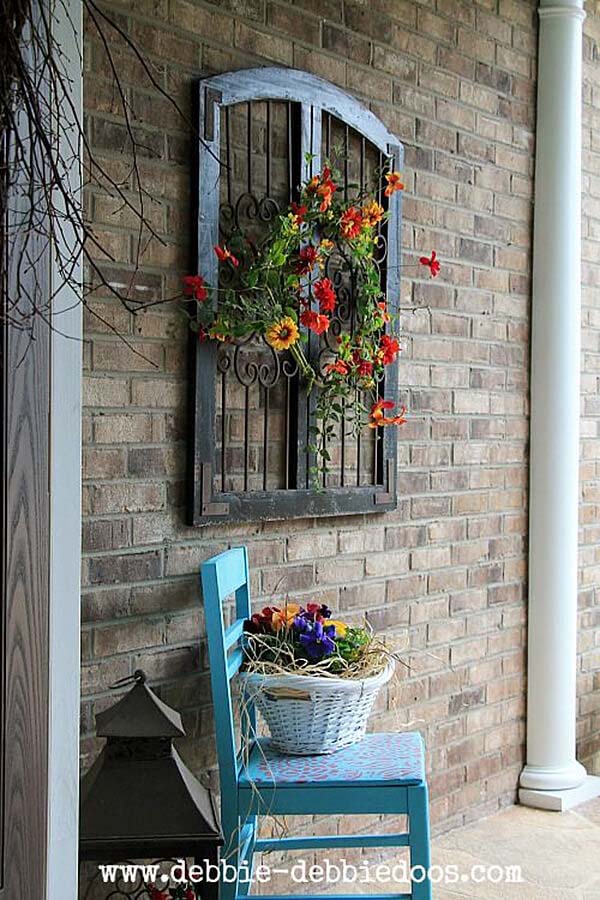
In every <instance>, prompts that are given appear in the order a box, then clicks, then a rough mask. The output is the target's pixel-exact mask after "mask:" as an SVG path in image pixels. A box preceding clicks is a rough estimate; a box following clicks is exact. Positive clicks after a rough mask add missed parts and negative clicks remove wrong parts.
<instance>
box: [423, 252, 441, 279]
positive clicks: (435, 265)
mask: <svg viewBox="0 0 600 900" xmlns="http://www.w3.org/2000/svg"><path fill="white" fill-rule="evenodd" d="M419 262H420V263H421V265H422V266H427V267H428V269H429V272H430V274H431V277H432V278H435V277H436V275H439V274H440V268H441V266H440V261H439V259H438V258H437V254H436V252H435V250H432V251H431V256H420V257H419Z"/></svg>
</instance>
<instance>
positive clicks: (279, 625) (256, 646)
mask: <svg viewBox="0 0 600 900" xmlns="http://www.w3.org/2000/svg"><path fill="white" fill-rule="evenodd" d="M244 631H245V633H246V641H245V656H246V662H245V669H246V671H252V672H257V671H260V672H261V673H263V674H266V673H279V674H280V673H281V672H294V673H306V674H310V675H334V676H338V677H345V678H364V677H365V675H366V674H372V673H373V671H376V670H380V669H381V668H383V667H385V665H386V664H387V663H388V662H389V656H390V655H393V654H391V653H390V651H389V650H387V648H385V647H384V645H383V644H381V642H379V641H378V640H377V639H376V638H375V636H374V635H373V632H372V630H371V629H370V627H368V625H364V626H361V625H349V624H347V623H346V622H343V621H341V620H339V619H333V618H332V617H331V610H330V609H329V608H328V607H327V606H326V605H325V604H324V603H307V604H306V606H301V605H300V604H298V603H289V602H286V603H284V605H283V606H282V607H279V606H266V607H265V608H264V609H263V610H262V611H261V612H259V613H255V614H254V615H253V616H252V618H251V619H249V620H248V621H247V622H246V623H245V626H244Z"/></svg>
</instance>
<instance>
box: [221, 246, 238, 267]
mask: <svg viewBox="0 0 600 900" xmlns="http://www.w3.org/2000/svg"><path fill="white" fill-rule="evenodd" d="M215 253H216V254H217V257H218V260H219V262H227V260H229V262H230V263H231V265H232V266H235V267H236V268H237V267H238V266H239V264H240V261H239V259H238V258H237V256H234V255H233V253H232V252H231V250H228V248H227V247H226V246H225V245H223V246H222V247H219V245H218V244H217V246H216V247H215Z"/></svg>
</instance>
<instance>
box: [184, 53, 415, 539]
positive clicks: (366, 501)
mask: <svg viewBox="0 0 600 900" xmlns="http://www.w3.org/2000/svg"><path fill="white" fill-rule="evenodd" d="M199 131H200V137H201V138H202V141H201V142H199V166H198V220H197V246H198V262H197V266H198V268H197V271H198V272H199V273H200V274H201V275H202V276H203V277H204V278H205V279H206V282H207V283H208V284H211V285H216V284H217V283H219V279H220V283H221V284H223V278H224V272H223V267H221V268H219V266H218V261H217V258H216V256H215V254H214V252H213V247H214V245H215V244H218V243H219V242H221V241H226V240H227V238H228V236H229V235H230V234H231V233H232V231H233V230H235V229H238V230H242V229H243V230H244V231H245V232H247V231H248V229H250V231H251V232H252V233H253V235H254V236H255V238H256V240H257V241H260V237H261V232H262V233H264V230H265V229H266V228H267V227H268V223H269V222H270V221H272V220H273V218H274V217H275V216H277V215H278V214H279V212H280V211H281V210H282V209H284V208H286V207H287V206H288V204H289V203H290V202H291V201H293V200H294V199H297V197H298V188H299V185H300V184H301V183H302V182H304V181H305V180H306V179H307V178H310V177H311V176H312V175H313V174H315V173H317V172H319V171H320V170H321V167H322V165H323V164H324V162H325V160H327V159H330V158H331V157H335V159H336V161H337V163H338V168H339V169H340V171H341V173H342V181H343V184H341V185H340V188H341V189H342V190H343V191H344V193H345V197H347V196H350V197H352V196H353V195H352V190H353V189H355V188H356V186H357V185H359V186H361V185H362V186H365V185H366V184H367V183H372V182H373V180H374V181H375V191H376V193H377V196H378V199H380V201H381V202H382V203H383V204H384V205H385V206H386V207H387V208H388V211H389V217H388V219H387V221H386V222H385V224H383V225H382V226H380V230H379V237H378V247H379V249H378V264H379V270H380V278H381V280H382V285H383V286H385V290H386V294H387V297H388V304H389V306H390V307H391V308H392V309H393V308H394V307H395V305H396V304H397V303H398V295H399V282H400V220H401V199H400V194H399V193H396V194H394V195H393V196H392V197H390V198H387V197H385V196H384V192H383V183H384V182H383V171H384V169H385V168H389V167H392V168H393V169H399V168H400V167H401V165H402V146H401V144H400V142H399V141H398V139H397V138H396V137H395V136H394V135H393V134H391V133H390V132H389V131H388V129H387V128H386V127H385V126H384V125H383V123H382V122H381V121H380V120H379V119H377V117H376V116H375V115H373V113H371V112H370V111H369V110H367V109H366V108H365V107H363V106H362V105H361V104H360V103H358V102H357V101H356V100H355V99H354V98H352V97H350V96H349V95H347V94H346V93H344V92H343V91H341V90H339V89H338V88H336V87H335V86H334V85H332V84H329V83H328V82H326V81H324V80H323V79H321V78H317V77H315V76H313V75H309V74H307V73H306V72H300V71H295V70H290V69H279V68H261V69H251V70H246V71H241V72H232V73H228V74H226V75H218V76H215V77H214V78H209V79H206V80H203V81H201V82H200V97H199ZM327 274H328V275H329V276H330V277H331V278H332V280H333V282H334V284H335V287H336V292H337V298H338V307H337V313H336V317H335V320H334V321H333V322H332V327H331V328H330V331H329V333H328V334H327V335H322V336H321V337H317V336H316V335H314V334H309V335H308V356H309V359H310V360H311V362H313V363H315V364H316V365H319V364H320V361H321V359H322V358H324V357H325V356H326V354H327V352H328V341H331V340H335V337H336V335H339V334H340V332H341V331H343V330H346V329H352V327H353V322H354V321H355V318H354V317H355V311H354V309H353V298H352V289H351V286H350V284H349V280H348V279H349V277H350V279H351V276H349V275H348V272H347V271H345V272H344V271H342V268H341V267H340V266H338V267H337V268H336V265H335V262H334V263H333V264H332V270H331V271H328V272H327ZM195 358H196V364H195V390H194V400H193V427H192V448H191V471H192V488H193V489H192V491H191V492H190V494H191V510H190V520H191V522H192V523H193V524H196V525H199V524H204V523H206V522H209V521H215V520H216V521H224V520H225V521H226V520H227V519H228V518H230V519H233V520H240V519H276V518H289V517H298V516H312V515H317V516H318V515H343V514H352V513H354V514H356V513H370V512H382V511H384V510H387V509H392V508H394V507H395V505H396V440H397V438H396V429H393V428H392V429H386V430H385V433H383V432H382V431H381V430H375V431H371V432H370V433H368V434H364V435H358V436H357V437H355V438H354V439H352V440H351V439H349V437H348V435H347V434H346V430H345V428H344V422H343V421H342V423H341V427H340V429H339V433H338V434H337V435H336V438H335V440H333V441H332V442H331V446H330V447H329V450H330V454H331V459H332V464H331V471H330V473H329V474H328V475H327V477H326V479H324V482H323V484H322V489H321V490H320V491H318V492H317V491H315V490H314V489H312V487H311V485H310V483H309V482H310V478H309V472H310V470H311V454H310V451H309V450H308V449H307V448H308V446H309V441H308V440H307V431H308V428H309V427H310V425H311V422H312V421H313V412H314V398H313V399H312V400H311V398H307V397H306V394H305V392H304V391H302V390H301V389H300V388H299V382H300V379H299V376H298V373H297V370H296V368H295V367H294V365H293V362H292V360H291V359H287V358H286V357H285V356H284V357H282V358H280V357H279V356H278V354H276V353H274V351H273V350H272V349H271V348H270V347H269V346H268V345H267V344H266V343H265V342H264V341H263V340H262V339H258V338H256V339H251V340H249V341H244V342H242V343H237V344H235V345H224V344H221V345H219V346H218V347H217V346H215V343H214V342H212V341H210V342H207V343H205V344H200V345H197V349H196V357H195ZM384 388H385V391H386V395H387V396H391V397H395V395H396V393H397V371H396V366H390V367H389V370H388V372H387V374H386V378H385V385H384V384H383V383H382V384H381V385H380V390H381V392H383V390H384Z"/></svg>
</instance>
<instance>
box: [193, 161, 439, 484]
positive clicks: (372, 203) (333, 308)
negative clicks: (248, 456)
mask: <svg viewBox="0 0 600 900" xmlns="http://www.w3.org/2000/svg"><path fill="white" fill-rule="evenodd" d="M339 181H340V173H339V172H337V171H336V170H335V168H334V167H333V166H332V165H330V164H328V165H325V166H324V168H323V169H322V171H321V172H319V173H317V174H316V175H313V176H312V177H311V178H309V179H308V180H307V181H306V182H305V183H304V184H303V185H301V187H300V191H299V202H294V203H291V204H290V206H289V207H288V209H287V210H284V211H283V212H282V213H281V214H280V215H278V216H277V217H276V218H275V219H274V222H273V224H272V225H271V227H270V229H269V232H268V234H267V236H266V238H265V239H264V240H263V241H262V242H261V243H260V245H258V244H257V242H256V240H254V239H252V238H251V237H250V236H248V235H246V234H244V233H242V231H241V230H240V231H238V232H235V233H234V234H233V235H232V236H231V238H230V239H229V242H228V244H227V245H224V244H220V245H218V246H216V247H215V248H214V252H215V254H216V255H217V257H218V260H219V263H220V265H221V266H222V267H226V270H227V277H226V279H225V280H224V283H223V286H222V287H218V286H217V285H208V284H206V283H205V281H204V279H203V277H202V276H201V275H188V276H186V277H185V278H184V279H183V288H184V294H185V296H186V297H187V298H190V299H192V300H193V301H195V309H194V311H193V313H192V316H191V325H192V327H193V328H194V329H195V330H196V331H197V333H198V339H199V340H200V341H207V340H215V341H232V342H236V341H242V340H246V339H248V338H249V337H250V336H253V335H258V336H262V338H263V339H264V341H265V342H266V343H267V344H268V345H269V346H270V347H271V348H272V350H273V351H274V352H275V353H287V354H289V355H290V356H291V357H292V358H293V359H294V361H295V363H296V364H297V366H298V371H299V373H300V376H301V378H302V379H303V382H304V386H305V389H306V391H307V392H311V391H313V390H314V389H317V391H316V403H315V406H316V409H315V421H314V422H313V424H312V425H311V427H310V435H311V437H310V443H309V445H308V447H307V450H309V451H310V452H312V453H313V454H314V457H315V459H316V463H315V465H313V466H312V471H311V474H312V476H313V483H314V484H315V485H319V484H322V483H323V478H322V476H323V475H324V474H326V472H327V463H328V459H329V455H328V451H327V442H328V440H329V439H330V438H331V436H332V435H333V434H334V431H335V428H336V426H339V424H340V422H341V420H342V408H343V410H344V415H343V419H344V423H345V427H346V428H347V429H348V430H349V432H350V433H351V434H353V435H355V436H356V435H357V434H358V433H359V432H360V431H361V430H362V429H363V428H364V427H367V426H368V427H370V428H375V429H379V428H384V427H390V426H398V425H402V424H403V423H404V422H405V421H406V420H405V416H404V413H405V409H404V408H403V407H401V408H399V409H398V408H397V407H396V398H392V397H382V396H381V385H382V383H383V379H384V376H385V369H386V367H387V366H390V365H392V364H393V363H395V361H396V359H397V357H398V354H399V352H400V350H401V347H400V342H399V337H398V334H397V332H396V321H395V316H394V315H392V313H391V312H390V308H391V307H394V308H395V306H396V305H397V304H396V301H397V298H394V303H392V304H390V303H389V302H388V298H387V297H386V295H385V292H384V291H383V289H382V285H381V279H380V271H379V264H378V252H379V246H380V240H381V236H380V231H381V227H382V223H384V222H385V220H386V219H387V217H388V212H387V211H386V210H385V209H384V206H383V205H382V204H381V203H380V202H379V200H378V197H379V196H380V194H379V186H380V185H381V183H383V185H384V188H383V195H384V196H385V197H388V198H389V197H391V196H392V194H394V193H395V192H396V191H400V190H402V189H403V188H404V185H403V183H402V177H401V174H400V173H399V172H396V171H385V170H384V171H379V172H377V173H376V177H375V184H373V186H371V188H370V189H369V188H367V189H360V190H358V189H357V191H356V193H355V194H354V195H353V196H347V195H346V194H347V192H344V191H341V190H339V189H338V184H339ZM345 195H346V196H345ZM332 259H334V260H335V264H336V265H335V267H336V268H338V269H339V268H340V267H341V270H342V271H345V272H346V273H347V274H349V275H350V277H351V281H352V285H353V291H352V293H353V297H352V302H353V306H354V316H353V319H354V326H353V328H352V329H351V330H349V331H344V330H343V329H342V330H341V332H340V333H339V334H337V336H336V337H335V339H334V338H332V336H331V332H330V329H332V323H333V321H334V319H335V317H336V314H337V312H338V307H339V298H338V296H337V293H336V288H335V286H334V284H333V282H332V280H331V278H329V277H328V276H327V274H326V273H327V272H328V266H329V264H330V263H331V261H332ZM419 265H421V266H424V267H426V268H427V269H428V270H429V273H430V275H431V277H436V276H437V275H438V273H439V271H440V263H439V260H438V259H437V256H436V253H435V251H432V253H431V256H430V257H428V256H423V257H420V259H419ZM217 297H218V302H217ZM338 330H339V329H338ZM311 332H312V333H313V334H315V335H317V336H321V335H325V336H327V333H328V332H329V338H328V340H327V342H326V352H325V353H319V354H318V357H319V361H318V362H315V361H313V360H311V359H309V357H308V355H307V352H306V345H307V342H308V336H309V334H310V333H311Z"/></svg>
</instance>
